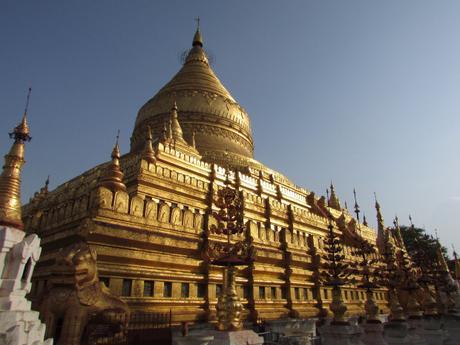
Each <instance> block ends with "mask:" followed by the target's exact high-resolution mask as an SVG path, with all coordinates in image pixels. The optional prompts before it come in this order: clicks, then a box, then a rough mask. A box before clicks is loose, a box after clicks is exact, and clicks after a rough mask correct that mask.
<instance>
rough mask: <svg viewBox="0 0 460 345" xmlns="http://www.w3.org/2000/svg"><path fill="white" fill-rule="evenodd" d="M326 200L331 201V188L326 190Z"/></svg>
mask: <svg viewBox="0 0 460 345" xmlns="http://www.w3.org/2000/svg"><path fill="white" fill-rule="evenodd" d="M326 198H327V200H328V201H329V188H326Z"/></svg>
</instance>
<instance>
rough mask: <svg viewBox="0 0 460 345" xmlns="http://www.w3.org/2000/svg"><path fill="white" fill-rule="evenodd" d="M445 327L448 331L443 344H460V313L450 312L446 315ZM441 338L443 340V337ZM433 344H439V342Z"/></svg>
mask: <svg viewBox="0 0 460 345" xmlns="http://www.w3.org/2000/svg"><path fill="white" fill-rule="evenodd" d="M444 329H445V330H446V331H447V337H446V339H445V341H444V343H443V344H444V345H460V313H449V314H447V315H446V316H444ZM439 338H441V340H442V337H439ZM427 343H428V340H427ZM429 344H431V343H429ZM433 344H435V345H437V344H438V343H433Z"/></svg>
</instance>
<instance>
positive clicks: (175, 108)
mask: <svg viewBox="0 0 460 345" xmlns="http://www.w3.org/2000/svg"><path fill="white" fill-rule="evenodd" d="M172 110H176V111H177V110H178V108H177V103H176V101H174V104H173V107H172Z"/></svg>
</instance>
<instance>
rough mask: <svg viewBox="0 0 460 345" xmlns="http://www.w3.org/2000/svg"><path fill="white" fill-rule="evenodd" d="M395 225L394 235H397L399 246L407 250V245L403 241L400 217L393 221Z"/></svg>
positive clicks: (396, 216)
mask: <svg viewBox="0 0 460 345" xmlns="http://www.w3.org/2000/svg"><path fill="white" fill-rule="evenodd" d="M393 225H394V234H395V237H396V239H397V241H398V242H399V245H400V246H401V248H403V249H404V250H406V244H405V243H404V239H403V237H402V233H401V227H400V226H399V218H398V215H395V219H394V220H393ZM413 226H414V225H413V224H412V227H413Z"/></svg>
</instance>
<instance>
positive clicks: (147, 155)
mask: <svg viewBox="0 0 460 345" xmlns="http://www.w3.org/2000/svg"><path fill="white" fill-rule="evenodd" d="M142 158H143V159H145V160H146V161H147V162H148V163H150V164H155V162H156V157H155V151H154V150H153V146H152V130H151V128H150V126H147V138H146V140H145V147H144V152H143V153H142Z"/></svg>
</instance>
